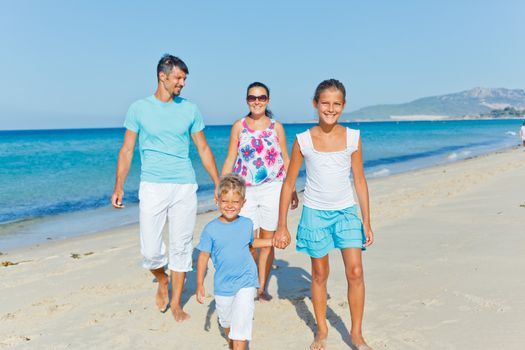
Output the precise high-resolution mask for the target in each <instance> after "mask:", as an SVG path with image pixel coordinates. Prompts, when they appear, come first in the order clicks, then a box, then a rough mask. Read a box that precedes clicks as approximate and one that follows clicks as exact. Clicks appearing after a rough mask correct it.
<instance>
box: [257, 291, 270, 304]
mask: <svg viewBox="0 0 525 350" xmlns="http://www.w3.org/2000/svg"><path fill="white" fill-rule="evenodd" d="M257 300H259V301H262V302H263V303H267V302H269V301H270V300H272V296H271V295H270V294H268V293H266V292H265V291H264V290H258V291H257Z"/></svg>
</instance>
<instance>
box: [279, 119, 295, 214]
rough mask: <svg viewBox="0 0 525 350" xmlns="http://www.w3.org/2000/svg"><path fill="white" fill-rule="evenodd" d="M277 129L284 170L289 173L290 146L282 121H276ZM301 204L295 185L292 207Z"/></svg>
mask: <svg viewBox="0 0 525 350" xmlns="http://www.w3.org/2000/svg"><path fill="white" fill-rule="evenodd" d="M275 131H276V132H277V138H278V140H279V145H280V146H281V154H282V157H283V161H284V170H285V171H286V173H287V174H288V168H289V166H290V157H288V147H287V146H286V133H285V132H284V127H283V125H282V124H281V123H279V122H275ZM298 205H299V198H298V197H297V192H296V191H295V185H294V189H293V192H292V199H291V207H290V208H291V209H292V210H293V209H295V208H297V206H298Z"/></svg>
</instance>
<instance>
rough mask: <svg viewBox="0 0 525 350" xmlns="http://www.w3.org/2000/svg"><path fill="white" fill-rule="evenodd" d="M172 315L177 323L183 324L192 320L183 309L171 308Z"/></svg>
mask: <svg viewBox="0 0 525 350" xmlns="http://www.w3.org/2000/svg"><path fill="white" fill-rule="evenodd" d="M171 313H172V314H173V318H175V321H177V322H183V321H186V320H187V319H189V318H190V315H189V314H187V313H186V312H184V310H182V308H181V307H173V306H172V307H171Z"/></svg>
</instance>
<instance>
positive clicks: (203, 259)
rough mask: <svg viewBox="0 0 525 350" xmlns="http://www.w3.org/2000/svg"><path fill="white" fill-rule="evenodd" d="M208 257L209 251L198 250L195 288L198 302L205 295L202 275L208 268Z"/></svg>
mask: <svg viewBox="0 0 525 350" xmlns="http://www.w3.org/2000/svg"><path fill="white" fill-rule="evenodd" d="M209 259H210V253H206V252H200V254H199V259H198V261H197V290H196V292H195V294H196V297H197V302H198V303H199V304H202V303H204V298H205V296H206V294H205V291H204V275H205V274H206V269H207V268H208V260H209Z"/></svg>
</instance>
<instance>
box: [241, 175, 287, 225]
mask: <svg viewBox="0 0 525 350" xmlns="http://www.w3.org/2000/svg"><path fill="white" fill-rule="evenodd" d="M282 186H283V183H282V182H281V181H274V182H269V183H265V184H262V185H259V186H247V187H246V203H244V206H243V207H242V209H241V212H240V215H242V216H245V217H247V218H249V219H251V220H252V221H253V229H254V230H256V229H258V228H259V227H260V228H262V229H263V230H266V231H275V230H276V229H277V221H278V220H279V197H280V196H281V187H282Z"/></svg>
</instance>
